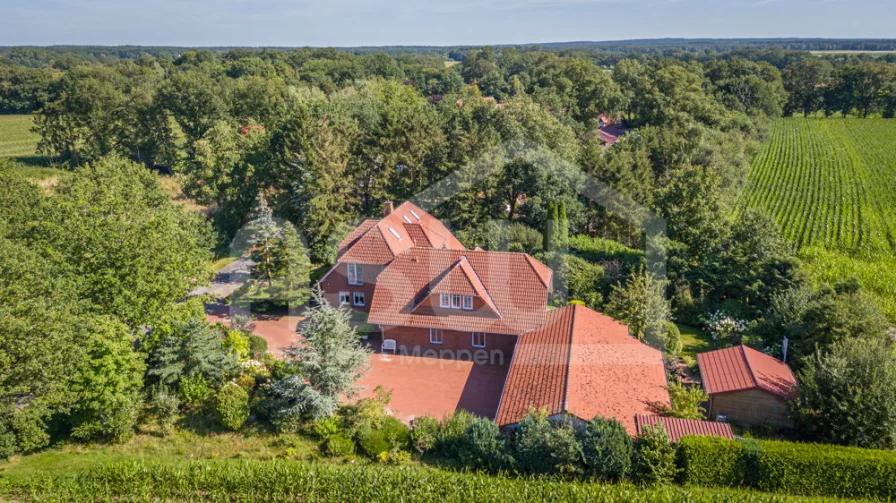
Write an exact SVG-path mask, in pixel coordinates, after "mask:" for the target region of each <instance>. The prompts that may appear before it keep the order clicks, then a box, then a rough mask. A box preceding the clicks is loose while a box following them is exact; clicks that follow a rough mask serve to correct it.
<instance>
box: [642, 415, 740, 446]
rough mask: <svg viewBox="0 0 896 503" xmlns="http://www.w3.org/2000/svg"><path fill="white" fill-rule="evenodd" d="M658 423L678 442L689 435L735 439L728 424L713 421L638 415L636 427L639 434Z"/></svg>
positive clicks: (671, 438)
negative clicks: (646, 427)
mask: <svg viewBox="0 0 896 503" xmlns="http://www.w3.org/2000/svg"><path fill="white" fill-rule="evenodd" d="M657 423H660V424H662V425H663V427H664V428H665V429H666V433H667V434H668V435H669V440H671V441H672V442H678V440H679V439H681V437H684V436H687V435H701V436H706V437H722V438H732V439H733V438H734V432H733V431H732V430H731V425H730V424H728V423H714V422H711V421H695V420H692V419H678V418H674V417H666V416H647V415H644V414H638V415H637V416H635V426H636V429H637V431H638V433H641V429H642V428H644V426H647V425H650V426H656V424H657Z"/></svg>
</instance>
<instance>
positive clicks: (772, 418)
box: [709, 389, 793, 427]
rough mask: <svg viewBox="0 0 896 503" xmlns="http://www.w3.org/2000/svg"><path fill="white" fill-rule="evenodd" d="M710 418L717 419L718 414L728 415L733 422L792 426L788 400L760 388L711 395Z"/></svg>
mask: <svg viewBox="0 0 896 503" xmlns="http://www.w3.org/2000/svg"><path fill="white" fill-rule="evenodd" d="M710 400H711V404H712V405H711V407H710V411H709V418H710V419H713V420H715V418H716V416H717V415H718V414H725V415H726V416H728V421H730V422H732V423H741V424H751V425H761V424H763V423H771V424H774V425H776V426H781V427H791V426H793V424H792V423H791V421H790V420H789V419H787V402H786V401H785V400H784V399H783V398H781V397H779V396H777V395H773V394H771V393H768V392H766V391H762V390H758V389H750V390H744V391H733V392H731V393H719V394H717V395H712V396H711V397H710Z"/></svg>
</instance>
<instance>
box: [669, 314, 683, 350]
mask: <svg viewBox="0 0 896 503" xmlns="http://www.w3.org/2000/svg"><path fill="white" fill-rule="evenodd" d="M666 352H667V353H669V354H671V355H677V354H678V353H680V352H681V330H679V329H678V325H676V324H675V323H672V322H671V321H667V322H666Z"/></svg>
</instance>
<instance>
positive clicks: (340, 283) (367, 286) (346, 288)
mask: <svg viewBox="0 0 896 503" xmlns="http://www.w3.org/2000/svg"><path fill="white" fill-rule="evenodd" d="M382 271H383V266H379V265H369V264H364V265H362V266H361V272H362V274H363V276H364V284H363V285H349V284H348V266H347V265H346V264H343V263H338V264H336V265H335V266H334V267H333V269H332V270H331V271H330V273H329V274H328V275H327V277H326V279H324V280H323V281H321V282H320V288H321V290H323V292H324V296H325V297H326V298H327V301H329V302H330V304H332V305H334V306H338V305H339V292H349V295H350V296H352V295H353V294H354V292H364V306H355V305H352V306H351V308H352V309H355V310H357V311H362V312H365V313H369V312H370V303H371V302H373V289H374V287H375V286H376V278H377V276H379V274H380V272H382Z"/></svg>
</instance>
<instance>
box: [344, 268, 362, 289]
mask: <svg viewBox="0 0 896 503" xmlns="http://www.w3.org/2000/svg"><path fill="white" fill-rule="evenodd" d="M346 267H347V268H348V284H349V285H363V284H364V275H363V271H362V270H361V264H346Z"/></svg>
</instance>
